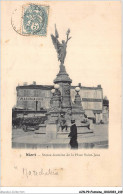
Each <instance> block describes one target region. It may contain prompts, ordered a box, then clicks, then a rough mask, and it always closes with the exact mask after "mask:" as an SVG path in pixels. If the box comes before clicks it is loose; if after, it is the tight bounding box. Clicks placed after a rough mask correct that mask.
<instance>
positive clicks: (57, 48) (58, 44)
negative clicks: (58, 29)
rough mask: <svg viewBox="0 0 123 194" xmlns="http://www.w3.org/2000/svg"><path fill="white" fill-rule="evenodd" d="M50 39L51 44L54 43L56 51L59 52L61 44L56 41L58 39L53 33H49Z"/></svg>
mask: <svg viewBox="0 0 123 194" xmlns="http://www.w3.org/2000/svg"><path fill="white" fill-rule="evenodd" d="M51 39H52V42H53V45H54V47H55V49H56V51H57V53H58V54H60V51H61V48H62V44H61V43H60V42H59V41H58V39H57V38H56V37H55V36H54V35H53V34H51Z"/></svg>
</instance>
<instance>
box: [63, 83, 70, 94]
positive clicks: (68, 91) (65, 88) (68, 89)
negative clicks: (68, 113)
mask: <svg viewBox="0 0 123 194" xmlns="http://www.w3.org/2000/svg"><path fill="white" fill-rule="evenodd" d="M64 94H65V95H70V84H69V83H65V84H64Z"/></svg>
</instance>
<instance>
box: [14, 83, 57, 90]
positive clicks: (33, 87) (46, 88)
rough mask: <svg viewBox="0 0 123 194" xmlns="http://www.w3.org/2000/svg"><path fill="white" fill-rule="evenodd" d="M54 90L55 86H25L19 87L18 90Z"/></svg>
mask: <svg viewBox="0 0 123 194" xmlns="http://www.w3.org/2000/svg"><path fill="white" fill-rule="evenodd" d="M53 88H54V86H53V85H33V84H32V85H24V86H17V87H16V90H18V89H42V90H52V89H53Z"/></svg>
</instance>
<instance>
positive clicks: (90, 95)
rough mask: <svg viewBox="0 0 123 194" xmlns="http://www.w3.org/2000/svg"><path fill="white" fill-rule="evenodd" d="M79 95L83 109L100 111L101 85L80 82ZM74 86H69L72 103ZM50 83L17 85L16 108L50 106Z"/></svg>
mask: <svg viewBox="0 0 123 194" xmlns="http://www.w3.org/2000/svg"><path fill="white" fill-rule="evenodd" d="M78 86H79V87H80V92H79V94H80V96H81V100H82V106H83V109H84V110H92V111H93V113H97V114H98V113H102V109H103V89H102V88H101V85H98V86H97V87H84V86H81V84H79V85H78ZM75 87H76V86H71V101H72V103H74V98H75V94H76V92H75ZM52 89H53V86H52V85H36V83H35V82H33V84H31V85H27V84H24V85H23V86H17V87H16V91H17V101H16V108H17V109H24V110H33V111H41V110H46V109H48V108H50V99H51V96H52V93H51V90H52Z"/></svg>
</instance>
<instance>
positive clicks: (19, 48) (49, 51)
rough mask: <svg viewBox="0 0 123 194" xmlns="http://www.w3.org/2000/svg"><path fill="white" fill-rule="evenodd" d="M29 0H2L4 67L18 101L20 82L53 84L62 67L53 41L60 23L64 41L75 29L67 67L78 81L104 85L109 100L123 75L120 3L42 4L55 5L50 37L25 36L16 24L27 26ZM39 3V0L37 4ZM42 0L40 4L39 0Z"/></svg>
mask: <svg viewBox="0 0 123 194" xmlns="http://www.w3.org/2000/svg"><path fill="white" fill-rule="evenodd" d="M26 3H27V2H26V1H25V2H22V1H19V2H15V1H14V2H9V1H7V2H2V11H3V12H2V18H4V20H2V30H1V32H2V40H1V41H2V71H3V77H5V76H4V75H7V76H6V78H5V79H3V82H2V83H3V85H4V87H7V88H8V90H7V94H8V95H10V93H11V95H12V97H11V98H12V103H14V104H15V102H16V86H17V85H18V84H20V85H22V84H23V82H28V84H31V83H32V82H33V81H36V83H37V84H41V85H42V84H50V85H51V84H53V80H54V79H55V77H56V75H57V73H58V71H59V62H58V60H57V53H56V50H55V48H54V46H53V44H52V40H51V36H50V35H51V34H54V24H56V26H57V29H58V32H59V41H61V40H64V39H66V31H67V30H68V28H70V31H71V32H70V36H72V38H71V39H70V41H69V42H68V46H67V55H66V59H65V67H66V70H67V73H68V74H69V76H70V78H71V79H72V85H77V84H78V83H81V85H82V86H89V87H91V86H92V87H93V86H97V85H99V84H100V85H101V86H102V88H103V94H104V96H105V95H106V96H107V97H108V99H110V96H111V90H112V89H113V88H117V87H119V78H120V76H121V75H120V74H121V71H120V70H121V10H120V2H110V1H108V2H107V1H103V2H101V1H100V2H96V1H92V2H91V1H86V2H85V1H82V2H70V1H68V2H52V1H51V2H48V1H46V2H42V4H43V5H48V6H49V15H48V26H47V36H46V37H42V36H22V35H20V34H18V33H17V32H15V30H14V29H13V27H12V25H11V18H12V17H13V15H12V13H13V12H14V10H15V9H17V13H18V14H15V15H14V19H13V20H14V22H15V25H18V26H19V25H20V27H21V25H22V22H23V21H21V16H22V15H21V14H22V11H21V10H22V5H25V4H26ZM35 3H36V2H35ZM37 3H39V2H37Z"/></svg>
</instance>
